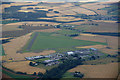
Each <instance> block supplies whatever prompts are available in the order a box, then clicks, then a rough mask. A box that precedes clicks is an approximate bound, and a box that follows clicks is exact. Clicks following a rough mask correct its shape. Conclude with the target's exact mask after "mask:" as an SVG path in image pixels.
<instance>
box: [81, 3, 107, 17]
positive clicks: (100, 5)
mask: <svg viewBox="0 0 120 80" xmlns="http://www.w3.org/2000/svg"><path fill="white" fill-rule="evenodd" d="M104 4H105V3H104V2H100V3H92V4H84V5H81V7H84V8H87V9H91V10H94V11H96V12H97V13H98V14H101V15H106V14H107V12H106V11H105V10H98V9H101V8H104V7H108V5H104ZM106 4H107V3H106Z"/></svg>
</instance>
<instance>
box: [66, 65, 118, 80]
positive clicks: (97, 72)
mask: <svg viewBox="0 0 120 80" xmlns="http://www.w3.org/2000/svg"><path fill="white" fill-rule="evenodd" d="M75 71H80V72H81V73H84V74H85V76H84V78H116V77H117V75H118V63H109V64H102V65H80V66H77V67H76V68H73V69H71V70H69V71H68V72H75Z"/></svg>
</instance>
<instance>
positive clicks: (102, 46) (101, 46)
mask: <svg viewBox="0 0 120 80" xmlns="http://www.w3.org/2000/svg"><path fill="white" fill-rule="evenodd" d="M91 47H93V48H96V49H101V48H105V47H106V45H93V46H83V47H76V48H91Z"/></svg>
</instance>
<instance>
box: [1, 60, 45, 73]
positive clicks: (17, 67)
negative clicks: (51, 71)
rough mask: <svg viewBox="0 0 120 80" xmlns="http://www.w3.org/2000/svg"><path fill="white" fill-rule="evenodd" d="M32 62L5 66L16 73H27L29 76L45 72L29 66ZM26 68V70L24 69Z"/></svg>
mask: <svg viewBox="0 0 120 80" xmlns="http://www.w3.org/2000/svg"><path fill="white" fill-rule="evenodd" d="M29 62H30V61H20V62H10V63H5V64H3V65H4V66H5V67H6V68H9V69H11V70H13V71H15V72H18V71H20V72H26V73H27V74H33V73H34V72H37V73H38V72H42V73H44V72H45V69H43V68H37V67H32V66H29ZM23 67H24V68H23Z"/></svg>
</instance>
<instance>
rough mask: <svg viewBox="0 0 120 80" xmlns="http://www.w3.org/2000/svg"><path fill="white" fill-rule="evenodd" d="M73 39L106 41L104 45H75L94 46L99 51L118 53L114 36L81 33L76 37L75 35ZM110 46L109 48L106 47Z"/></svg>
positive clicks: (116, 38) (116, 40)
mask: <svg viewBox="0 0 120 80" xmlns="http://www.w3.org/2000/svg"><path fill="white" fill-rule="evenodd" d="M74 39H79V40H88V41H96V42H107V45H106V46H97V45H96V46H85V47H79V46H78V47H77V48H90V47H94V48H97V49H99V50H100V51H102V52H104V53H107V54H111V55H114V54H118V45H119V44H118V37H114V36H101V35H96V36H91V35H90V36H89V35H81V36H78V37H75V38H74ZM106 47H110V49H108V48H106Z"/></svg>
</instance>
